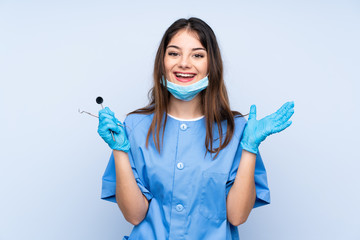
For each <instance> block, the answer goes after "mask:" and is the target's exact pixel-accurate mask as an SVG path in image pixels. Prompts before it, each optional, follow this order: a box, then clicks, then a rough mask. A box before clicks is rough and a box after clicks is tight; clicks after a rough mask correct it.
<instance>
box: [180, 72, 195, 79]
mask: <svg viewBox="0 0 360 240" xmlns="http://www.w3.org/2000/svg"><path fill="white" fill-rule="evenodd" d="M175 75H176V76H177V77H185V78H190V77H194V76H195V74H186V73H176V74H175Z"/></svg>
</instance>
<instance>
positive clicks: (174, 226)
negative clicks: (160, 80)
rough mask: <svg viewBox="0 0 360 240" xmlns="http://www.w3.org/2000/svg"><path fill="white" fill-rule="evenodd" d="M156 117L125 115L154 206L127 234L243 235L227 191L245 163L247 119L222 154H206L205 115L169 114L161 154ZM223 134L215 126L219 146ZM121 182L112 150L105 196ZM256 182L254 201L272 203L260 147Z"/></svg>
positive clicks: (135, 163) (136, 169)
mask: <svg viewBox="0 0 360 240" xmlns="http://www.w3.org/2000/svg"><path fill="white" fill-rule="evenodd" d="M152 117H153V115H152V114H151V115H141V114H131V115H129V116H128V117H127V118H126V119H125V124H126V126H127V127H126V128H125V129H126V131H127V136H128V137H129V141H130V144H131V148H130V151H129V160H130V163H131V166H132V170H133V173H134V176H135V179H136V182H137V184H138V186H139V188H140V190H141V191H142V192H143V194H144V195H145V196H146V198H147V199H148V200H149V209H148V212H147V215H146V217H145V219H144V220H143V221H142V222H141V223H140V224H138V225H136V226H134V228H133V230H132V232H131V234H130V236H129V238H128V236H124V239H129V240H135V239H147V240H155V239H156V240H165V239H166V240H168V239H170V240H172V239H176V240H180V239H207V240H212V239H214V240H218V239H228V240H230V239H231V240H234V239H239V234H238V230H237V227H235V226H233V225H231V224H230V223H229V222H228V221H227V217H226V197H227V194H228V192H229V190H230V188H231V186H232V184H233V182H234V180H235V176H236V173H237V169H238V166H239V163H240V158H241V153H242V148H241V145H240V139H241V135H242V132H243V129H244V126H245V124H246V120H245V119H244V118H242V117H238V118H236V119H235V133H234V136H233V138H232V140H231V142H230V143H229V145H228V146H227V147H226V148H225V149H223V150H222V151H221V152H220V154H219V155H218V157H217V158H216V159H212V156H214V154H209V153H208V154H206V155H205V153H206V148H205V134H206V130H205V119H204V118H202V119H199V120H196V121H180V120H177V119H175V118H172V117H170V116H169V117H168V118H167V119H168V120H167V124H166V128H165V133H164V141H163V143H164V144H163V146H162V149H161V153H160V154H159V153H158V151H157V150H156V148H155V145H154V142H153V141H152V137H150V141H149V146H148V148H146V147H145V143H146V135H147V132H148V129H149V126H150V124H151V121H152ZM224 130H226V124H224ZM217 137H218V133H217V127H216V126H215V127H214V139H215V140H214V146H215V147H217V146H218V145H219V141H218V140H217V139H216V138H217ZM160 139H161V136H160ZM115 182H116V178H115V168H114V158H113V156H112V155H111V157H110V161H109V164H108V166H107V168H106V170H105V173H104V176H103V186H102V194H101V198H102V199H105V200H109V201H112V202H116V200H115V187H116V183H115ZM255 185H256V195H257V196H256V202H255V205H254V207H259V206H262V205H265V204H268V203H270V192H269V188H268V184H267V177H266V170H265V167H264V164H263V161H262V159H261V156H260V153H258V154H257V157H256V169H255Z"/></svg>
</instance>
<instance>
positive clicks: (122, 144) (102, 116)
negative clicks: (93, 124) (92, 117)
mask: <svg viewBox="0 0 360 240" xmlns="http://www.w3.org/2000/svg"><path fill="white" fill-rule="evenodd" d="M123 126H124V125H123V124H122V123H121V122H120V121H119V120H118V119H116V118H115V114H114V113H113V112H112V111H111V110H110V109H109V108H108V107H105V108H104V109H102V110H100V111H99V126H98V133H99V135H100V137H102V139H104V141H105V142H106V143H107V144H108V145H109V147H110V148H111V149H113V150H119V151H124V152H128V151H129V149H130V143H129V140H128V139H127V136H126V132H125V129H124V127H123ZM111 132H112V133H113V135H114V139H115V141H114V139H113V137H112V135H111Z"/></svg>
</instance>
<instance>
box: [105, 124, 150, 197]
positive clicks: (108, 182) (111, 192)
mask: <svg viewBox="0 0 360 240" xmlns="http://www.w3.org/2000/svg"><path fill="white" fill-rule="evenodd" d="M125 129H126V133H127V136H129V141H130V144H131V147H130V150H129V152H128V156H129V161H130V165H131V168H132V171H133V174H134V177H135V180H136V183H137V185H138V187H139V189H140V190H141V192H142V194H143V195H144V196H145V197H146V198H147V199H148V200H149V201H150V200H151V199H152V198H153V195H152V194H151V193H150V191H149V190H148V189H147V188H146V187H145V184H144V183H143V181H142V180H141V178H140V177H139V174H138V171H137V169H136V167H135V162H134V160H135V159H134V157H133V156H139V157H141V156H142V155H141V154H137V153H136V151H137V150H138V147H137V146H135V143H134V141H132V140H133V139H132V138H133V136H131V133H130V132H129V131H128V129H129V128H125ZM134 151H135V152H134ZM138 160H139V161H140V162H143V161H144V160H143V159H138ZM115 194H116V171H115V161H114V155H113V153H111V156H110V159H109V163H108V165H107V167H106V170H105V172H104V175H103V177H102V191H101V199H103V200H107V201H110V202H114V203H116V197H115Z"/></svg>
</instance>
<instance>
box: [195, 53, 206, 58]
mask: <svg viewBox="0 0 360 240" xmlns="http://www.w3.org/2000/svg"><path fill="white" fill-rule="evenodd" d="M194 57H195V58H203V57H204V55H203V54H199V53H198V54H194Z"/></svg>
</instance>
